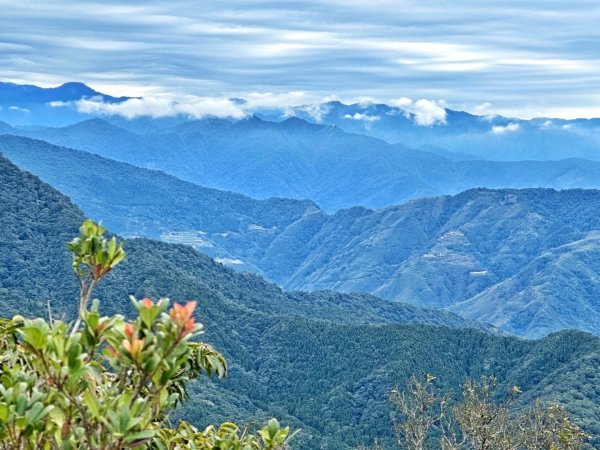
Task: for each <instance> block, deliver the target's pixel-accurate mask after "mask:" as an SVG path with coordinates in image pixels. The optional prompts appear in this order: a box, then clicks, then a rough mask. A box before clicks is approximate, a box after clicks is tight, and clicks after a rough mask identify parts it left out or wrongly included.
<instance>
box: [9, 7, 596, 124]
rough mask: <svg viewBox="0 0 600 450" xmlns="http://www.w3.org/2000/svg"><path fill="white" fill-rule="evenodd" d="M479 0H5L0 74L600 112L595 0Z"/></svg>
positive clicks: (160, 90)
mask: <svg viewBox="0 0 600 450" xmlns="http://www.w3.org/2000/svg"><path fill="white" fill-rule="evenodd" d="M478 3H479V4H478V5H474V4H473V2H470V1H467V0H458V1H456V2H452V6H451V7H448V3H447V2H442V1H441V0H436V1H433V0H425V1H421V0H419V1H418V0H401V1H391V0H374V1H372V2H362V1H357V0H346V1H344V2H342V1H340V0H331V1H327V2H325V1H318V0H299V1H296V2H280V1H267V2H255V1H246V0H244V1H242V0H237V1H236V0H234V1H231V2H226V3H223V2H202V3H198V2H192V1H183V0H172V1H169V2H161V3H158V2H147V3H143V4H142V3H132V2H125V1H123V0H116V1H110V2H102V3H98V2H87V1H70V0H69V1H66V0H59V1H57V2H35V1H32V0H23V1H19V2H16V1H12V0H11V1H7V0H0V8H1V9H2V17H1V18H0V78H1V79H5V80H12V81H17V82H33V83H37V84H40V83H41V84H45V85H54V84H60V83H62V82H64V81H71V80H77V81H83V82H86V83H88V84H91V85H92V86H94V87H96V88H98V89H100V90H102V91H105V92H107V93H109V94H116V95H143V96H145V97H150V96H154V97H156V98H157V99H160V98H161V97H160V94H165V93H167V92H168V93H171V94H172V95H177V96H182V95H185V94H191V95H194V96H196V97H198V98H208V97H211V98H213V99H211V100H210V101H211V102H214V101H215V100H214V98H217V99H218V98H221V97H222V98H230V97H232V96H240V97H244V98H251V97H252V95H255V96H261V95H264V94H261V93H264V92H269V93H272V94H268V96H270V98H271V99H277V98H279V103H281V102H282V101H284V100H285V101H287V102H289V103H288V104H296V105H297V104H303V103H311V102H313V101H321V100H322V99H323V98H324V97H326V96H330V95H334V96H336V97H337V98H340V99H342V100H346V101H348V100H355V99H359V98H360V97H363V98H364V97H368V98H372V99H374V100H379V101H389V100H391V99H397V98H400V97H403V96H406V97H411V98H415V99H421V98H426V99H436V100H430V101H429V102H430V103H428V104H420V105H417V106H416V107H417V108H418V109H419V110H420V111H425V110H428V111H429V112H427V113H425V115H424V116H423V120H424V121H425V122H428V121H429V122H431V121H434V122H435V121H440V120H443V117H441V116H440V115H439V114H440V112H439V109H437V108H436V106H439V105H438V102H439V100H440V99H444V100H445V101H446V102H447V104H448V105H449V106H451V107H453V108H457V109H461V108H464V109H467V110H471V111H475V110H476V108H477V107H478V105H481V104H484V102H486V104H488V103H489V105H490V106H489V108H488V109H489V110H490V111H491V112H497V113H503V114H508V115H511V114H512V115H518V116H532V115H540V114H547V115H552V116H562V117H573V116H593V115H596V116H599V115H600V94H598V92H597V86H598V84H599V82H600V80H599V76H598V73H600V51H598V42H599V41H600V28H599V27H598V26H597V23H598V21H599V20H600V5H599V4H598V3H597V2H595V1H593V0H585V1H583V0H574V1H571V2H564V1H558V0H548V1H545V2H543V3H537V4H535V5H534V4H531V2H529V3H528V2H521V1H516V0H501V1H498V2H478ZM299 97H302V98H303V100H304V101H302V102H300V101H298V98H299ZM163 101H164V100H163ZM207 101H208V100H207ZM274 101H275V100H274ZM167 103H168V105H167V107H168V108H178V107H181V105H182V104H183V103H182V102H179V101H176V100H173V98H171V99H169V100H168V101H167ZM184 103H185V102H184ZM185 104H187V103H185ZM415 104H416V103H415ZM178 105H179V106H178ZM17 106H18V105H17ZM91 106H94V105H91ZM129 106H131V107H132V108H133V107H134V106H135V105H134V104H131V105H129ZM201 106H202V107H203V108H205V107H206V108H209V109H210V108H213V107H214V108H222V107H224V106H226V105H224V104H218V103H216V104H213V105H207V104H203V105H201ZM278 106H281V105H280V104H278ZM186 107H187V106H186ZM442 109H443V108H442ZM436 114H437V115H436Z"/></svg>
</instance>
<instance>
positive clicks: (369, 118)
mask: <svg viewBox="0 0 600 450" xmlns="http://www.w3.org/2000/svg"><path fill="white" fill-rule="evenodd" d="M344 119H349V120H360V121H363V122H377V121H378V120H379V119H380V117H379V116H372V115H370V114H363V113H354V114H346V115H344Z"/></svg>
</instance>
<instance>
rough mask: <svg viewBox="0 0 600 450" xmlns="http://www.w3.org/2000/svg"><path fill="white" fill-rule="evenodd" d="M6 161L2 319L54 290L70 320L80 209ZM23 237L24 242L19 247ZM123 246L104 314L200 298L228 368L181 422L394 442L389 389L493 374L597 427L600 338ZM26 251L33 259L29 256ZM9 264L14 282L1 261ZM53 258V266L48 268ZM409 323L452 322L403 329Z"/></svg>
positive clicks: (306, 439) (37, 305)
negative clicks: (142, 300)
mask: <svg viewBox="0 0 600 450" xmlns="http://www.w3.org/2000/svg"><path fill="white" fill-rule="evenodd" d="M0 163H1V164H0V177H1V181H2V182H1V183H0V195H1V197H2V200H3V201H2V203H1V204H0V205H2V217H3V221H4V222H3V226H2V227H1V228H0V233H2V236H1V240H0V242H2V250H3V251H2V254H5V253H6V249H10V248H11V247H10V245H12V246H13V250H12V253H11V258H7V259H3V260H2V262H1V263H2V269H3V270H2V272H0V273H1V274H2V279H1V280H0V282H1V283H2V285H3V286H4V289H3V290H2V291H1V292H2V298H0V305H1V307H2V313H3V314H13V313H14V312H17V311H18V312H20V313H21V314H26V315H29V314H38V313H40V312H43V311H44V309H45V308H46V299H47V298H48V293H53V294H55V295H53V297H52V298H51V300H52V301H51V305H52V309H53V311H54V312H55V314H56V313H57V312H60V311H61V310H64V311H65V312H67V313H68V312H70V311H72V310H73V308H74V305H72V304H71V303H70V302H71V301H72V299H74V298H75V292H74V291H75V284H74V280H73V279H72V275H71V274H70V273H69V272H70V267H69V264H68V258H67V254H66V250H65V247H64V242H65V241H67V240H68V238H69V237H70V236H72V235H73V234H74V233H75V229H76V228H77V225H78V223H79V221H80V220H81V219H82V213H81V212H79V211H78V210H77V209H76V208H75V207H74V206H73V205H71V204H70V203H69V202H68V200H67V199H66V198H65V197H64V196H62V195H60V194H58V193H57V192H56V191H55V190H53V189H51V188H50V187H49V186H47V185H45V184H44V183H42V182H40V181H39V180H38V179H37V178H35V177H32V176H30V175H28V174H26V173H24V172H22V171H20V170H19V169H17V168H16V167H15V166H14V165H12V164H11V163H9V162H8V161H6V160H5V159H0ZM14 194H19V195H18V196H17V195H14ZM5 211H6V212H5ZM9 211H12V213H11V214H9V213H8V212H9ZM18 230H29V234H28V235H27V236H23V237H22V238H21V239H19V237H18ZM61 230H62V231H61ZM125 248H126V251H127V252H128V257H127V259H126V260H125V261H124V262H123V263H122V264H121V265H119V266H118V267H117V268H116V269H115V270H114V271H113V272H112V273H111V274H110V276H109V277H108V278H107V280H106V283H105V284H104V285H103V286H101V288H100V289H99V290H98V292H97V294H98V297H100V298H101V299H102V302H103V309H104V312H106V313H114V312H121V313H128V312H130V308H131V305H130V302H129V300H128V299H127V295H128V294H134V295H136V296H138V297H142V296H146V295H148V296H152V297H154V298H156V297H157V296H159V295H167V296H170V297H171V298H172V299H174V300H178V301H183V300H187V299H197V300H199V316H200V319H201V320H202V322H204V324H205V326H206V329H207V334H206V340H207V341H208V342H210V343H212V344H214V345H215V346H216V348H217V349H219V350H221V351H223V353H224V354H225V355H226V356H227V358H228V359H229V361H230V362H231V364H232V370H231V374H230V378H229V379H228V380H227V381H226V382H225V383H216V384H206V383H194V384H193V385H192V386H191V399H190V401H188V402H187V403H186V405H185V408H184V411H183V413H182V414H183V415H184V416H185V417H186V418H188V419H189V420H192V421H193V422H194V423H196V424H198V425H202V424H205V423H208V422H209V421H219V420H225V419H234V420H239V421H244V420H250V419H251V418H257V419H261V418H264V417H267V416H270V415H276V416H278V417H279V418H281V419H282V420H283V421H284V422H285V423H286V424H288V423H289V424H292V425H293V426H295V427H300V428H302V429H303V430H304V432H303V433H302V434H301V435H300V437H299V438H298V439H297V440H296V441H295V442H296V443H295V448H298V449H314V448H330V449H342V450H343V449H350V448H352V447H353V446H355V445H357V444H359V443H368V442H370V441H372V439H374V438H375V437H380V438H382V439H383V442H389V439H390V438H391V431H390V423H389V406H388V402H387V392H388V391H389V389H391V388H392V387H393V386H394V385H396V384H399V385H402V384H403V383H404V382H405V381H406V379H407V377H408V376H409V374H410V373H412V372H420V373H423V372H430V373H435V374H437V375H438V376H439V379H440V383H441V384H442V386H443V387H453V388H458V386H459V385H460V383H461V382H462V381H464V379H465V377H468V376H475V377H476V376H478V375H480V374H484V373H486V374H492V373H493V374H496V375H497V376H498V377H499V379H500V382H501V385H502V387H503V389H504V388H506V387H507V386H509V385H510V384H513V383H518V384H519V385H521V386H522V387H523V389H524V391H525V392H526V393H529V394H528V395H533V394H534V393H536V392H544V393H545V394H546V395H547V396H548V397H549V398H553V397H555V396H558V397H560V398H561V399H563V400H564V401H565V403H566V405H567V406H568V408H569V409H570V410H571V411H573V412H574V413H575V415H576V417H577V418H579V419H580V420H582V421H583V423H584V424H586V425H587V429H588V430H590V431H594V426H595V425H594V424H597V423H599V422H600V410H599V409H598V407H597V406H596V405H597V404H598V397H597V392H596V390H595V389H594V388H593V386H595V384H597V382H598V381H600V380H597V377H598V374H597V371H594V370H592V368H593V367H595V364H597V361H598V352H599V340H598V339H597V338H595V337H593V336H591V335H588V334H585V333H573V332H565V333H560V334H556V335H553V336H551V337H549V338H547V339H545V340H541V341H523V340H520V339H518V338H508V337H499V336H495V335H492V334H489V333H483V332H481V331H476V330H473V329H466V328H464V325H465V324H464V322H462V323H461V321H460V320H459V319H457V318H456V317H455V316H449V315H447V314H444V313H436V312H431V311H425V312H423V311H422V310H420V309H417V308H413V307H405V306H403V305H401V304H390V303H386V302H383V301H382V300H377V301H376V300H375V299H373V298H372V297H369V296H365V295H342V294H333V293H326V292H324V293H316V294H300V293H285V292H283V291H282V290H280V289H279V288H277V287H275V286H273V285H270V284H268V283H266V282H264V281H263V280H262V279H261V278H259V277H257V276H255V275H251V274H240V273H237V272H234V271H232V270H230V269H228V268H226V267H224V266H222V265H220V264H217V263H215V262H214V261H212V260H211V259H210V258H208V257H206V256H203V255H201V254H199V253H198V252H196V251H195V250H193V249H192V248H190V247H189V246H183V245H173V244H167V243H161V242H156V241H150V240H146V239H130V240H127V241H126V242H125ZM33 250H35V251H36V252H37V253H36V255H37V258H36V259H31V258H29V259H28V258H27V256H29V255H30V254H31V251H33ZM13 259H15V260H17V261H19V264H20V266H19V268H18V269H20V272H18V276H17V275H16V274H15V273H14V272H13V271H12V270H10V269H12V268H13V266H9V265H8V264H10V263H11V261H12V260H13ZM61 261H64V263H65V264H64V265H63V264H62V263H61ZM49 262H52V267H46V266H44V264H46V265H47V264H48V263H49ZM40 268H41V269H43V270H39V269H40ZM22 277H26V279H25V280H24V279H22ZM42 288H43V289H44V290H43V291H41V290H40V289H42ZM13 292H18V295H19V298H15V297H14V296H13V297H11V295H12V293H13ZM22 299H27V300H29V301H30V303H25V302H24V301H23V300H22ZM383 305H385V306H383ZM315 317H318V318H319V319H315ZM413 321H422V322H428V323H431V322H433V323H447V324H453V325H455V328H448V327H444V326H433V325H415V324H413V325H408V324H402V323H406V322H413ZM453 321H454V322H453ZM386 322H387V323H386ZM399 322H402V323H399ZM582 378H585V380H586V384H585V388H583V389H582V388H581V386H580V384H579V383H580V381H581V380H582Z"/></svg>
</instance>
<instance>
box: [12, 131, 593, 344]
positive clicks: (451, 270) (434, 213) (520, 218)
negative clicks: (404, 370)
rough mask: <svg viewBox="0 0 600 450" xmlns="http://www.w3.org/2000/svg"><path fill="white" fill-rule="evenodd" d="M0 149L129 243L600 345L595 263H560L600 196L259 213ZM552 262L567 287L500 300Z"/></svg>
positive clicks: (80, 159) (181, 187)
mask: <svg viewBox="0 0 600 450" xmlns="http://www.w3.org/2000/svg"><path fill="white" fill-rule="evenodd" d="M0 151H3V152H4V153H5V154H6V155H7V156H8V157H10V158H11V159H12V160H13V161H14V162H16V163H18V164H19V165H21V166H22V167H24V168H26V169H27V170H30V171H32V172H34V173H35V174H36V175H38V176H40V177H42V179H44V180H45V181H47V182H49V183H51V184H52V185H53V186H55V187H57V188H59V189H60V190H62V191H63V192H64V193H65V194H67V195H69V196H70V197H71V198H73V199H74V200H75V202H76V203H78V204H80V205H82V206H84V208H85V212H86V214H88V215H90V216H92V217H95V218H97V219H102V220H103V221H104V223H105V224H106V225H107V226H108V227H109V228H110V229H112V230H114V231H116V232H118V233H120V234H123V235H126V236H146V237H160V238H162V239H163V240H165V241H169V242H178V243H184V244H189V245H192V246H194V247H195V248H197V249H200V250H201V251H203V252H205V253H207V254H209V255H211V256H213V257H215V258H217V259H218V260H219V261H221V262H223V263H225V264H228V265H231V266H232V267H236V268H238V269H240V268H241V269H244V270H252V271H255V272H259V273H262V274H263V275H265V276H266V277H267V278H268V279H270V280H271V281H275V282H277V283H279V284H280V285H282V286H284V287H286V288H288V289H309V290H322V289H333V290H337V291H342V292H353V291H362V292H371V293H375V294H377V295H378V296H380V297H384V298H387V299H392V300H400V301H404V302H408V303H414V304H417V305H421V306H428V307H443V308H446V307H453V305H455V304H457V303H461V302H466V303H465V305H468V304H472V303H473V302H471V301H469V300H470V299H472V298H474V297H476V296H479V297H476V298H477V299H478V300H477V301H476V303H477V305H478V306H477V307H470V308H467V307H466V306H465V307H463V306H461V307H460V308H459V309H457V311H460V312H461V313H463V314H465V315H467V316H468V317H469V318H472V319H478V320H483V321H491V322H492V323H493V324H494V325H496V326H498V327H501V328H503V329H505V330H507V331H510V332H511V333H517V334H520V335H523V336H528V337H541V336H543V335H545V334H547V333H548V332H552V331H557V330H560V329H564V328H579V329H583V330H586V331H590V332H593V333H596V334H598V333H600V328H599V325H598V323H599V322H598V321H585V320H584V321H582V320H580V317H584V316H586V314H585V311H587V310H588V309H589V308H590V305H593V304H594V303H593V302H594V299H595V297H596V287H595V284H593V283H589V282H586V279H587V278H586V277H588V276H587V275H586V273H585V271H590V270H591V271H593V270H594V268H593V258H592V259H590V258H587V259H586V260H584V261H580V262H579V265H580V266H581V267H583V268H585V270H584V271H581V270H570V268H569V265H568V264H566V263H567V262H569V261H571V260H570V259H569V258H564V257H561V258H559V257H558V253H556V252H554V251H552V249H555V248H557V247H560V246H564V245H567V244H569V243H572V242H575V241H578V240H580V239H583V238H584V237H585V236H586V235H587V234H588V233H590V232H592V231H594V230H600V215H598V211H599V210H600V192H598V191H595V190H567V191H554V190H549V189H530V190H509V189H502V190H487V189H475V190H470V191H466V192H464V193H461V194H459V195H456V196H452V197H449V196H445V197H439V198H431V199H421V200H415V201H412V202H408V203H406V204H403V205H399V206H394V207H389V208H385V209H381V210H369V209H366V208H360V207H356V208H351V209H348V210H342V211H339V212H337V213H335V214H331V215H329V214H327V213H325V212H323V211H321V210H320V209H318V207H317V206H316V205H314V204H313V203H312V202H309V201H296V200H283V199H269V200H263V201H257V200H253V199H250V198H248V197H244V196H242V195H239V194H233V193H229V192H223V191H217V190H213V189H205V188H201V187H199V186H196V185H194V184H191V183H188V182H184V181H181V180H178V179H176V178H174V177H172V176H168V175H166V174H164V173H161V172H156V171H149V170H146V169H141V168H137V167H134V166H130V165H128V164H124V163H118V162H115V161H111V160H108V159H105V158H102V157H99V156H96V155H91V154H89V153H86V152H82V151H76V150H71V149H67V148H62V147H56V146H53V145H50V144H47V143H45V142H42V141H36V140H31V139H27V138H22V137H11V136H4V137H0ZM82 167H85V168H86V169H85V170H82ZM570 249H571V247H565V248H564V249H563V252H565V251H566V252H567V253H569V251H570ZM544 252H550V253H547V254H546V255H545V256H544V257H543V259H542V260H543V261H549V262H551V263H552V264H551V266H550V267H555V268H556V267H558V268H562V269H561V270H562V275H561V277H560V280H561V281H560V282H559V283H554V284H547V283H546V284H545V285H546V286H549V287H548V288H547V289H538V288H536V287H535V286H536V283H537V284H539V283H538V281H536V277H537V271H542V270H545V271H546V272H547V269H544V267H543V266H542V265H540V264H534V265H532V266H530V267H529V269H527V270H528V272H527V275H526V276H522V277H521V278H520V279H519V280H520V281H519V283H518V284H519V286H520V287H519V289H518V290H514V289H513V290H510V289H506V288H502V289H500V288H499V287H500V286H502V283H503V282H505V281H507V280H509V279H511V277H514V276H516V275H517V274H518V273H520V272H521V271H523V270H525V268H526V267H527V265H528V264H530V262H531V261H532V260H535V259H536V258H539V257H542V255H543V254H544ZM539 276H540V277H541V278H544V279H548V278H549V279H554V280H556V279H557V278H556V277H554V275H553V276H550V277H548V274H547V273H546V274H540V275H539ZM528 289H534V290H535V292H536V293H537V294H536V295H535V298H536V301H535V302H532V301H529V299H530V298H532V297H531V295H530V294H531V292H530V291H529V290H528ZM488 290H489V291H488ZM484 291H485V294H483V293H484ZM492 292H493V293H494V295H491V294H490V293H492ZM516 292H520V294H519V295H516V294H515V293H516ZM525 292H527V294H525ZM567 297H568V298H571V299H572V300H570V303H569V304H570V311H571V312H570V313H569V314H565V313H564V309H565V306H564V305H565V303H564V302H565V300H564V298H567ZM492 310H493V311H494V313H492V312H491V311H492Z"/></svg>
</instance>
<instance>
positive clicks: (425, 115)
mask: <svg viewBox="0 0 600 450" xmlns="http://www.w3.org/2000/svg"><path fill="white" fill-rule="evenodd" d="M443 103H444V102H438V101H435V100H427V99H424V98H422V99H420V100H417V101H413V100H412V99H410V98H407V97H401V98H398V99H394V100H392V101H391V102H390V104H391V105H392V106H396V107H398V108H402V109H403V110H405V111H407V112H408V113H410V114H411V117H412V118H413V120H414V122H415V123H416V124H417V125H421V126H432V125H445V124H446V108H444V106H443Z"/></svg>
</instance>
